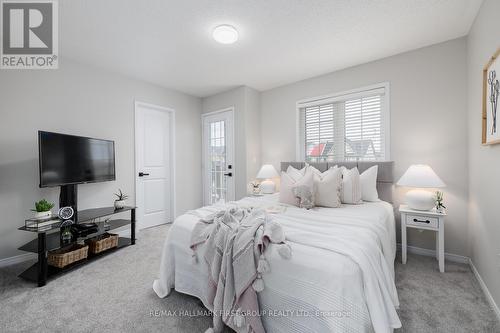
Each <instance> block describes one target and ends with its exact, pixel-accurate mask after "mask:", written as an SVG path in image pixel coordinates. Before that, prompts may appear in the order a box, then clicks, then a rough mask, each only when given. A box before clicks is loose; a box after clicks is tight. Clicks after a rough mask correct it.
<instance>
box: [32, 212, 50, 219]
mask: <svg viewBox="0 0 500 333" xmlns="http://www.w3.org/2000/svg"><path fill="white" fill-rule="evenodd" d="M51 216H52V211H50V210H49V211H46V212H35V218H36V219H48V218H50V217H51Z"/></svg>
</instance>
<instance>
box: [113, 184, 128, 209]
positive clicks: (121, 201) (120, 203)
mask: <svg viewBox="0 0 500 333" xmlns="http://www.w3.org/2000/svg"><path fill="white" fill-rule="evenodd" d="M115 196H116V200H115V209H123V207H125V200H127V199H128V195H126V194H124V193H123V192H122V190H120V189H118V193H115Z"/></svg>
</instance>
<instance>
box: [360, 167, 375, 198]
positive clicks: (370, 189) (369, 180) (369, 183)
mask: <svg viewBox="0 0 500 333" xmlns="http://www.w3.org/2000/svg"><path fill="white" fill-rule="evenodd" d="M377 174H378V165H374V166H372V167H370V168H368V169H367V170H365V171H364V172H363V173H362V174H361V175H360V180H361V198H362V199H363V201H379V199H378V192H377Z"/></svg>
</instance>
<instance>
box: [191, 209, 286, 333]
mask: <svg viewBox="0 0 500 333" xmlns="http://www.w3.org/2000/svg"><path fill="white" fill-rule="evenodd" d="M203 243H206V247H205V253H204V254H203V259H204V261H205V262H206V264H207V265H208V273H209V274H208V302H209V304H210V305H211V306H213V314H214V316H213V325H214V327H213V328H210V329H208V330H207V332H212V331H213V332H216V333H218V332H222V330H223V328H224V324H226V325H228V326H229V327H231V328H233V329H235V330H236V331H238V332H249V333H265V330H264V327H263V325H262V321H261V318H260V314H259V303H258V299H257V292H260V291H262V290H264V282H263V281H262V274H263V273H265V272H267V271H269V269H270V267H269V263H268V262H267V260H266V258H265V251H266V248H267V246H268V245H269V244H270V243H275V244H280V245H279V248H278V252H279V253H280V255H281V256H282V257H283V258H290V257H291V249H290V246H289V245H287V244H285V234H284V232H283V230H282V228H281V226H280V225H279V224H278V223H277V222H275V221H273V220H272V217H271V216H269V215H268V214H267V213H266V212H265V211H264V210H262V209H254V208H248V207H246V208H245V207H237V206H235V207H229V208H226V209H225V210H221V211H219V212H217V213H215V214H212V215H210V216H208V217H205V218H202V219H200V221H199V222H198V224H197V225H196V226H195V228H194V229H193V231H192V234H191V249H192V250H193V259H194V261H195V262H198V261H199V256H198V253H197V247H198V246H199V245H201V244H203Z"/></svg>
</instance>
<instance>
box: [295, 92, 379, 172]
mask: <svg viewBox="0 0 500 333" xmlns="http://www.w3.org/2000/svg"><path fill="white" fill-rule="evenodd" d="M384 101H385V89H370V90H367V91H359V92H356V93H355V94H349V95H343V96H337V97H334V98H323V99H321V100H317V101H312V102H306V103H303V105H304V106H302V107H300V104H299V107H300V110H299V112H300V124H299V131H300V132H301V133H299V134H300V135H301V140H300V141H301V143H300V144H301V145H302V154H303V155H302V156H305V160H306V161H309V162H327V161H328V162H330V161H376V160H385V159H386V158H387V156H388V151H386V150H387V148H386V143H387V142H386V141H387V138H386V136H387V134H388V133H387V132H386V131H388V129H386V128H385V126H386V125H385V124H386V121H385V120H386V119H385V117H386V116H387V115H386V113H387V111H386V110H385V105H384V104H385V103H384Z"/></svg>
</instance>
